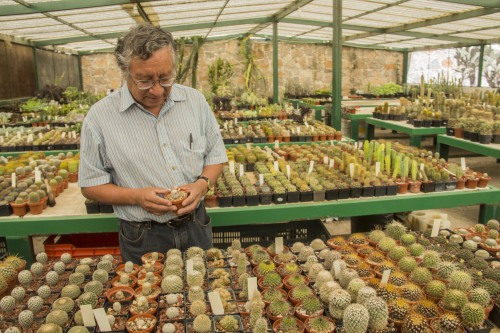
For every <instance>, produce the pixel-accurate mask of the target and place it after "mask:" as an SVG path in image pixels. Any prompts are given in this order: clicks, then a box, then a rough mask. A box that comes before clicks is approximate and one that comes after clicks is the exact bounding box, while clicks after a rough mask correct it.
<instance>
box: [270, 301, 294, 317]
mask: <svg viewBox="0 0 500 333" xmlns="http://www.w3.org/2000/svg"><path fill="white" fill-rule="evenodd" d="M291 311H292V306H291V305H290V303H289V302H288V301H286V300H284V299H279V300H276V301H273V302H271V303H270V304H269V313H270V314H271V315H273V316H275V317H278V316H286V315H288V314H290V313H291Z"/></svg>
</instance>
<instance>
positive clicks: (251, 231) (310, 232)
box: [212, 220, 330, 248]
mask: <svg viewBox="0 0 500 333" xmlns="http://www.w3.org/2000/svg"><path fill="white" fill-rule="evenodd" d="M212 237H213V245H214V246H215V247H219V248H226V247H228V246H230V245H231V242H232V241H233V239H235V238H239V239H240V241H241V244H242V246H249V245H251V244H254V243H258V244H260V245H262V246H268V245H270V244H271V243H274V240H275V238H276V237H283V243H284V244H290V243H293V242H297V241H300V242H310V241H312V240H313V239H315V238H321V239H324V240H326V239H328V238H330V233H329V232H328V230H327V229H326V228H325V226H324V225H323V223H322V222H321V221H320V220H301V221H292V222H287V223H271V224H254V225H240V226H227V227H213V229H212Z"/></svg>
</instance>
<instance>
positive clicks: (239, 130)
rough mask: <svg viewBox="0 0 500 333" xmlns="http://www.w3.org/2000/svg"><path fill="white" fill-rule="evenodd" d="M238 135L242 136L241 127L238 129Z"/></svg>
mask: <svg viewBox="0 0 500 333" xmlns="http://www.w3.org/2000/svg"><path fill="white" fill-rule="evenodd" d="M238 134H239V135H243V128H241V126H240V127H238Z"/></svg>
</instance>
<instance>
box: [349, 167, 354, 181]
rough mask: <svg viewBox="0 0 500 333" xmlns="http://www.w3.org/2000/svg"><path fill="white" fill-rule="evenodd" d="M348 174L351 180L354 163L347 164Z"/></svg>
mask: <svg viewBox="0 0 500 333" xmlns="http://www.w3.org/2000/svg"><path fill="white" fill-rule="evenodd" d="M349 174H350V175H351V178H352V177H354V163H350V164H349Z"/></svg>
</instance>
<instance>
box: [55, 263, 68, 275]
mask: <svg viewBox="0 0 500 333" xmlns="http://www.w3.org/2000/svg"><path fill="white" fill-rule="evenodd" d="M52 269H53V270H54V271H56V273H57V274H59V275H61V274H63V273H64V272H65V271H66V264H65V263H63V262H62V261H56V262H55V263H54V266H52Z"/></svg>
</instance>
